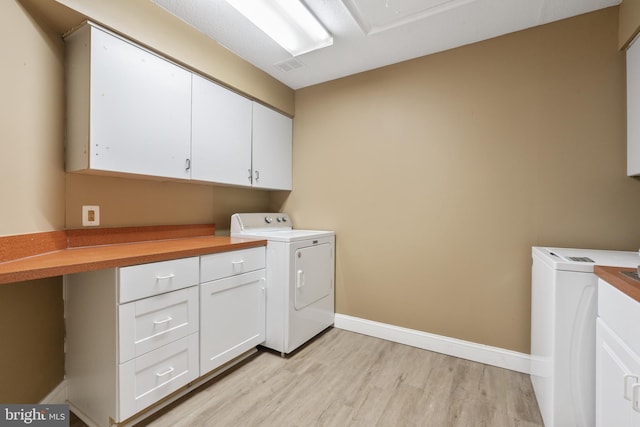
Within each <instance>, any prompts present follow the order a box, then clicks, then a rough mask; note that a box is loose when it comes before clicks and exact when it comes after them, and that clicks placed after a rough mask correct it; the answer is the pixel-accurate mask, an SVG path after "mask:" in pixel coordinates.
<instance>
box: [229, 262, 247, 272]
mask: <svg viewBox="0 0 640 427" xmlns="http://www.w3.org/2000/svg"><path fill="white" fill-rule="evenodd" d="M243 264H244V260H243V259H241V260H240V261H231V271H233V272H234V273H236V272H240V271H242V265H243Z"/></svg>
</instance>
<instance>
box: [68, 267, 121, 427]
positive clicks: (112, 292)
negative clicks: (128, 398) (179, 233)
mask: <svg viewBox="0 0 640 427" xmlns="http://www.w3.org/2000/svg"><path fill="white" fill-rule="evenodd" d="M65 286H66V310H67V319H66V329H67V354H66V374H67V381H68V385H69V403H70V404H71V405H72V408H77V409H78V410H79V412H81V413H82V414H83V415H84V416H86V417H89V418H91V420H92V421H93V422H95V423H96V424H97V425H100V426H108V425H109V417H113V418H114V419H116V416H117V413H116V412H117V408H116V391H117V388H116V379H117V375H116V368H117V360H116V354H117V348H118V347H117V340H116V331H117V318H116V312H117V311H116V270H115V269H106V270H98V271H94V272H89V273H80V274H73V275H68V276H65Z"/></svg>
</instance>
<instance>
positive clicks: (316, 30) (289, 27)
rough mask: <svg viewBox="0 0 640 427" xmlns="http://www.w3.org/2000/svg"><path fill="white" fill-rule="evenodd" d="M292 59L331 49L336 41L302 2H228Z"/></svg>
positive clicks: (259, 0)
mask: <svg viewBox="0 0 640 427" xmlns="http://www.w3.org/2000/svg"><path fill="white" fill-rule="evenodd" d="M226 1H227V3H229V4H230V5H231V6H233V8H235V9H236V10H237V11H238V12H240V13H241V14H242V15H244V16H245V17H246V18H247V19H248V20H250V21H251V22H253V24H254V25H256V26H257V27H258V28H260V29H261V30H262V31H264V32H265V33H266V34H267V35H268V36H269V37H271V38H272V39H273V40H274V41H275V42H276V43H278V44H279V45H280V46H282V47H283V48H284V49H285V50H286V51H287V52H289V53H290V54H291V55H293V56H297V55H302V54H303V53H307V52H311V51H312V50H316V49H320V48H322V47H326V46H331V45H332V44H333V37H332V36H331V34H329V32H328V31H327V30H325V28H324V27H323V26H322V24H320V22H319V21H318V20H317V19H316V17H315V16H313V15H312V14H311V12H309V10H308V9H307V8H306V6H305V5H304V4H302V3H301V2H300V1H299V0H251V1H249V0H226Z"/></svg>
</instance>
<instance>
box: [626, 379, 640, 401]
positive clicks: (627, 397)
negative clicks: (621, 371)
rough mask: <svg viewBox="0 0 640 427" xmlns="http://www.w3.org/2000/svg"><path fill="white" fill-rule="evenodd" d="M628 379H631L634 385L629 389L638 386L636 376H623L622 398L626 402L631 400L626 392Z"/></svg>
mask: <svg viewBox="0 0 640 427" xmlns="http://www.w3.org/2000/svg"><path fill="white" fill-rule="evenodd" d="M629 379H632V380H633V381H634V382H635V384H634V385H632V386H631V389H633V387H635V386H636V385H638V376H637V375H633V374H626V375H625V376H624V394H623V395H624V398H625V399H626V400H631V399H632V397H631V396H629V393H628V390H629Z"/></svg>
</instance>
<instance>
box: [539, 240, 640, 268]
mask: <svg viewBox="0 0 640 427" xmlns="http://www.w3.org/2000/svg"><path fill="white" fill-rule="evenodd" d="M532 255H533V256H534V257H536V258H538V259H540V260H541V261H542V262H544V263H545V264H547V265H549V266H550V267H551V268H554V269H556V270H565V271H583V272H589V273H590V272H593V267H594V266H596V265H600V266H605V267H637V266H638V265H640V256H639V255H638V252H631V251H606V250H597V249H574V248H548V247H535V246H534V247H533V248H532Z"/></svg>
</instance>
